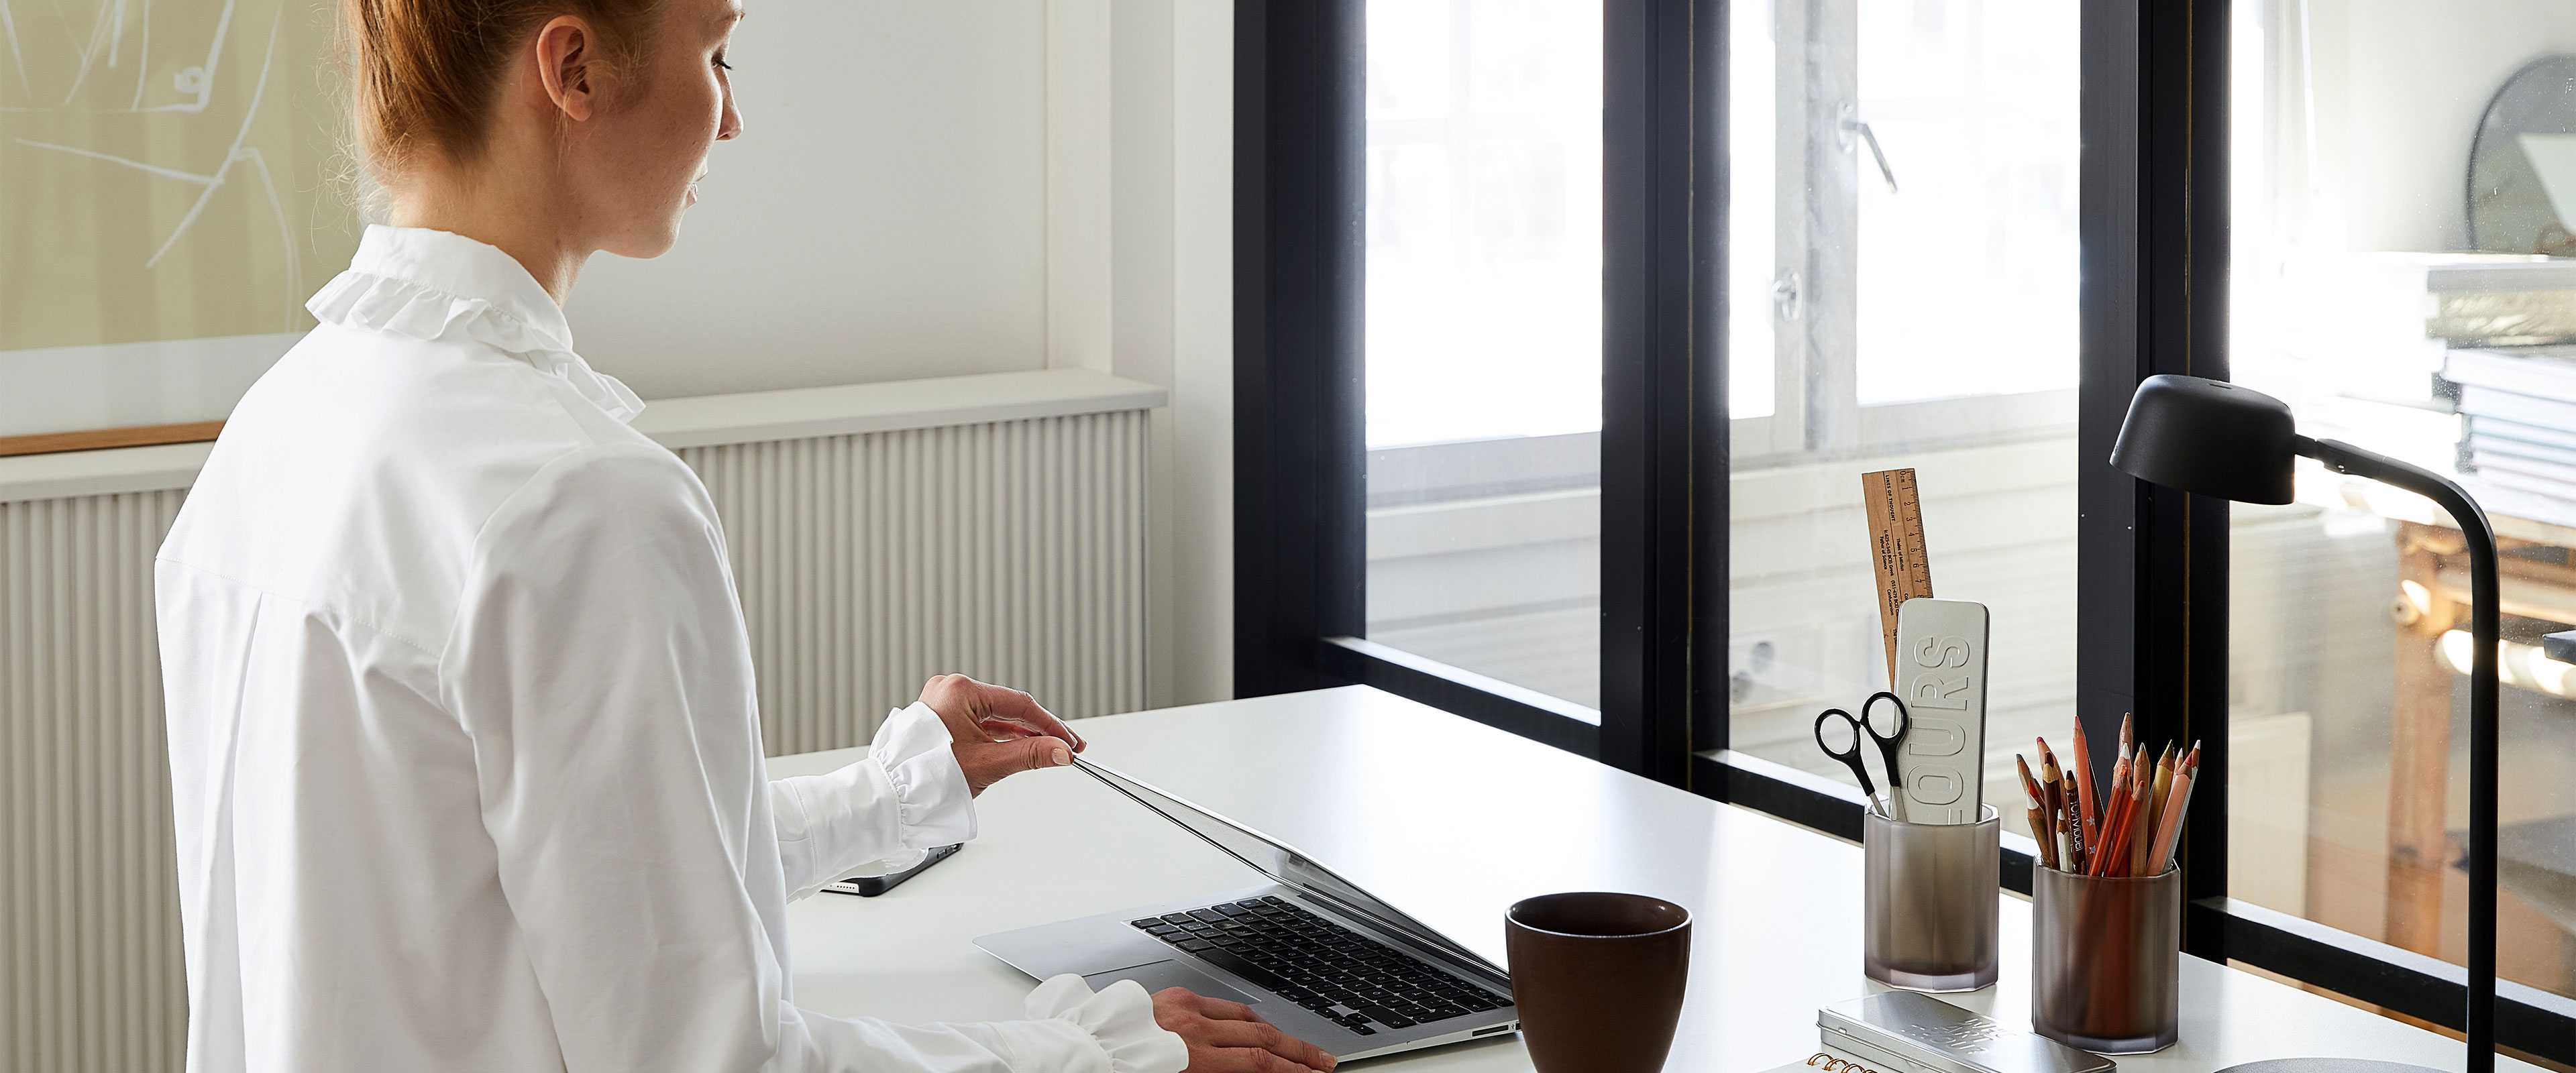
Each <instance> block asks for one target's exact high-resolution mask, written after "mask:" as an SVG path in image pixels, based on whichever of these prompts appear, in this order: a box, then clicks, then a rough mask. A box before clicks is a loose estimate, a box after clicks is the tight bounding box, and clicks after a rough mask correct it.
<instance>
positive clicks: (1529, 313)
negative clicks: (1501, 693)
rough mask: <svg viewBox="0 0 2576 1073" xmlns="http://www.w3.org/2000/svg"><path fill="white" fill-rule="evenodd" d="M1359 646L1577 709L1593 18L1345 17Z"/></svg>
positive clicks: (1593, 140)
mask: <svg viewBox="0 0 2576 1073" xmlns="http://www.w3.org/2000/svg"><path fill="white" fill-rule="evenodd" d="M1367 63H1368V105H1367V107H1368V195H1367V196H1368V204H1367V213H1368V254H1367V256H1368V264H1367V274H1368V290H1367V323H1366V329H1365V331H1366V347H1367V351H1366V366H1367V370H1368V372H1367V384H1366V391H1367V416H1366V424H1367V437H1368V446H1369V458H1368V474H1367V477H1368V490H1369V491H1368V502H1369V506H1368V527H1369V529H1368V609H1367V615H1368V624H1367V628H1368V634H1369V636H1370V637H1371V638H1373V639H1375V640H1378V641H1380V642H1383V643H1386V644H1390V645H1393V646H1395V647H1398V648H1402V649H1405V650H1407V651H1410V652H1413V653H1416V654H1418V655H1422V656H1427V657H1429V658H1432V659H1435V660H1439V661H1441V662H1445V663H1449V664H1452V665H1454V666H1458V667H1461V668H1464V669H1466V670H1470V671H1475V672H1478V673H1481V674H1486V675H1489V676H1492V677H1495V678H1499V679H1501V680H1503V681H1506V682H1510V683H1513V684H1515V685H1520V686H1525V687H1528V688H1532V689H1536V690H1539V691H1540V692H1543V693H1547V694H1549V695H1552V696H1556V697H1559V698H1563V699H1566V700H1571V701H1575V702H1577V703H1580V704H1583V705H1586V706H1596V705H1597V703H1598V700H1597V698H1598V695H1599V692H1600V686H1599V679H1600V626H1599V621H1600V619H1599V602H1600V567H1599V562H1600V550H1599V531H1600V513H1601V511H1600V456H1601V452H1600V435H1599V432H1600V428H1601V9H1600V5H1599V4H1598V3H1590V4H1586V3H1560V2H1551V3H1544V4H1531V3H1511V2H1500V0H1371V2H1370V3H1369V5H1368V61H1367Z"/></svg>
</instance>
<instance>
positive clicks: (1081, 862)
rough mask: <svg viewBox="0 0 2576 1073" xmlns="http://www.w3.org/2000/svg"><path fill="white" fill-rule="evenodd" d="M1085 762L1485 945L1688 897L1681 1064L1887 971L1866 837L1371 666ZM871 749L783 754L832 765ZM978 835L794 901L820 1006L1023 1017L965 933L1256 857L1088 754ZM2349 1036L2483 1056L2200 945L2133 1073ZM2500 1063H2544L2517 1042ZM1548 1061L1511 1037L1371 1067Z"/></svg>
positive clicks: (1027, 783) (1107, 744)
mask: <svg viewBox="0 0 2576 1073" xmlns="http://www.w3.org/2000/svg"><path fill="white" fill-rule="evenodd" d="M1078 729H1080V731H1081V732H1082V734H1083V736H1084V737H1085V738H1086V739H1087V740H1089V741H1090V743H1091V748H1090V753H1089V755H1091V756H1093V757H1095V758H1097V759H1099V760H1101V761H1103V762H1105V763H1108V764H1111V765H1112V766H1115V767H1118V768H1120V769H1121V770H1124V771H1128V772H1130V773H1132V774H1134V775H1136V776H1138V777H1140V778H1144V779H1147V780H1149V781H1152V782H1154V783H1155V784H1156V785H1159V786H1161V787H1163V788H1164V789H1166V790H1169V791H1171V792H1173V793H1175V794H1178V795H1180V796H1182V797H1185V798H1189V799H1191V800H1194V801H1197V802H1199V803H1200V804H1203V805H1205V806H1207V807H1209V808H1213V809H1216V810H1217V811H1220V812H1223V813H1225V814H1227V815H1229V816H1232V817H1233V818H1235V819H1236V820H1238V821H1240V822H1243V823H1247V824H1250V825H1252V826H1254V827H1257V828H1260V829H1262V830H1264V831H1266V832H1268V833H1269V834H1271V835H1272V836H1273V837H1276V838H1279V839H1282V840H1284V841H1286V842H1288V843H1290V844H1291V845H1294V846H1296V847H1297V848H1298V849H1301V850H1303V851H1305V852H1306V853H1307V854H1308V855H1310V856H1313V857H1315V858H1316V859H1318V860H1321V861H1323V862H1325V863H1326V864H1329V865H1331V866H1332V867H1333V868H1335V869H1336V870H1338V871H1340V872H1342V873H1343V874H1344V875H1347V876H1349V877H1350V878H1351V879H1353V880H1355V881H1357V882H1359V883H1360V884H1362V885H1364V886H1366V887H1368V888H1369V889H1370V890H1372V891H1374V892H1376V893H1377V894H1378V895H1379V896H1380V897H1384V898H1386V899H1387V900H1389V901H1391V902H1394V903H1395V904H1396V905H1397V906H1399V907H1401V908H1403V909H1405V910H1406V911H1408V912H1411V913H1413V914H1415V915H1416V916H1419V917H1421V918H1422V919H1423V920H1425V921H1426V922H1428V923H1430V924H1432V925H1433V926H1435V927H1438V928H1441V929H1442V930H1444V931H1447V932H1448V933H1449V934H1450V935H1453V936H1456V937H1457V938H1458V939H1459V940H1460V941H1462V942H1465V943H1467V944H1468V945H1470V946H1472V947H1474V948H1476V950H1477V951H1478V952H1479V953H1482V954H1484V955H1485V956H1486V957H1488V958H1491V959H1492V960H1493V961H1494V962H1495V963H1496V964H1501V963H1503V961H1504V956H1503V928H1502V920H1503V911H1504V909H1505V908H1506V907H1508V906H1509V905H1510V904H1511V903H1512V902H1514V901H1516V900H1518V899H1520V898H1523V897H1526V896H1528V895H1532V894H1540V893H1546V892H1549V891H1560V890H1592V889H1597V890H1625V891H1636V892H1640V893H1646V894H1653V895H1657V896H1660V897H1664V898H1668V899H1671V900H1673V901H1675V902H1678V903H1680V904H1682V905H1684V906H1687V907H1689V908H1690V910H1691V912H1692V915H1693V919H1694V926H1693V929H1692V931H1693V934H1692V947H1691V978H1690V997H1689V1001H1688V1003H1687V1005H1686V1007H1685V1008H1684V1011H1683V1013H1682V1022H1681V1029H1680V1031H1679V1033H1678V1034H1677V1035H1676V1038H1675V1040H1674V1044H1673V1057H1672V1060H1671V1062H1670V1064H1669V1068H1672V1069H1676V1070H1694V1071H1701V1070H1705V1071H1710V1073H1754V1071H1758V1070H1763V1069H1768V1068H1771V1067H1772V1066H1775V1065H1779V1064H1781V1063H1783V1062H1795V1061H1799V1060H1802V1059H1804V1058H1805V1057H1806V1056H1808V1055H1809V1054H1812V1053H1814V1052H1815V1051H1816V1049H1817V1048H1816V1029H1815V1012H1816V1007H1818V1006H1821V1005H1824V1004H1826V1003H1830V1002H1834V1001H1838V1000H1841V999H1846V998H1851V997H1853V996H1856V995H1860V994H1863V993H1865V992H1868V991H1872V990H1877V988H1875V987H1874V986H1873V985H1871V984H1870V983H1868V982H1867V981H1866V980H1865V979H1863V978H1862V976H1861V971H1860V927H1859V921H1860V883H1859V877H1860V849H1859V847H1857V846H1853V845H1851V844H1849V843H1845V842H1842V841H1839V840H1836V839H1833V838H1830V837H1827V836H1824V835H1820V834H1817V833H1814V832H1812V831H1809V830H1807V829H1805V828H1801V827H1797V826H1793V825H1791V824H1788V823H1785V822H1783V821H1780V820H1775V819H1772V818H1770V817H1768V816H1765V815H1763V814H1761V813H1758V812H1753V811H1751V810H1748V809H1741V808H1736V807H1734V806H1730V805H1721V804H1718V803H1716V802H1713V801H1709V800H1707V799H1705V798H1701V797H1698V796H1695V795H1693V794H1690V793H1687V792H1685V791H1681V790H1675V789H1672V788H1670V787H1666V786H1661V785H1658V784H1655V783H1652V782H1649V781H1647V780H1645V779H1641V778H1637V777H1635V776H1633V775H1629V774H1626V773H1624V772H1620V771H1614V770H1612V769H1610V768H1608V767H1604V766H1602V765H1599V764H1595V763H1592V762H1590V761H1587V760H1583V759H1580V758H1578V757H1575V756H1572V755H1569V754H1566V753H1564V752H1561V751H1558V750H1556V749H1553V748H1549V747H1547V746H1544V745H1539V744H1535V743H1532V742H1528V741H1524V740H1522V739H1520V738H1517V737H1513V736H1511V735H1509V734H1505V733H1503V732H1501V731H1497V730H1492V729H1488V728H1486V727H1484V726H1481V725H1478V724H1476V723H1472V722H1469V721H1467V720H1464V719H1459V718H1456V717H1454V716H1451V715H1448V714H1447V713H1444V712H1440V711H1438V710H1435V709H1432V708H1428V707H1424V706H1422V705H1418V704H1415V703H1413V702H1411V701H1407V700H1403V699H1401V698H1398V697H1395V696H1392V695H1389V694H1386V693H1381V692H1378V691H1376V690H1373V689H1368V688H1364V687H1352V688H1347V689H1334V690H1325V691H1320V692H1315V693H1303V694H1293V695H1288V696H1280V697H1265V698H1259V699H1255V700H1243V701H1229V702H1225V703H1221V704H1209V705H1201V706H1197V707H1191V708H1172V709H1165V710H1161V711H1153V712H1140V713H1137V714H1133V715H1121V716H1111V717H1106V718H1100V719H1089V720H1084V721H1083V722H1082V723H1081V724H1080V726H1079V728H1078ZM857 755H858V751H857V750H840V751H836V752H827V753H812V754H807V755H804V756H795V757H782V758H779V759H777V760H774V761H772V762H771V764H770V770H771V772H772V773H773V774H779V775H792V774H804V773H809V772H816V771H827V770H830V769H832V768H834V767H837V766H839V765H841V764H844V763H847V762H849V761H850V760H851V759H853V758H854V757H855V756H857ZM977 808H978V810H979V812H978V814H979V816H980V823H981V833H980V836H979V837H978V838H977V839H976V840H975V841H974V842H973V843H970V844H969V845H968V846H967V847H966V848H965V850H964V851H962V852H960V853H959V854H958V855H957V856H955V857H953V858H950V859H949V860H948V861H946V862H944V863H942V864H940V865H939V866H938V867H936V868H933V869H931V870H930V871H928V872H925V873H923V874H921V875H920V876H918V877H915V878H914V879H912V880H911V881H909V882H907V883H905V884H904V885H903V886H901V887H898V888H896V889H895V890H894V891H893V892H891V893H889V894H886V895H884V896H882V897H878V898H853V897H848V896H843V895H833V894H818V895H815V896H814V897H811V898H808V899H806V900H804V901H802V902H799V903H797V904H796V905H795V906H793V907H791V908H790V909H789V911H788V912H789V916H788V920H789V931H790V935H791V938H792V943H793V947H792V954H793V957H794V959H795V960H794V969H795V988H796V998H797V1001H798V1003H799V1004H801V1005H804V1006H806V1007H808V1008H811V1009H814V1010H817V1011H820V1012H824V1013H836V1014H844V1015H857V1014H867V1015H870V1016H877V1017H888V1018H894V1019H898V1020H907V1021H936V1020H989V1019H999V1018H1009V1017H1016V1016H1018V1013H1019V1003H1020V997H1021V996H1022V995H1023V994H1025V993H1026V992H1027V990H1028V988H1029V987H1030V981H1029V980H1028V979H1027V978H1025V977H1023V976H1021V975H1020V974H1018V973H1017V972H1015V971H1013V970H1011V969H1010V968H1008V967H1006V966H1004V965H1002V964H1001V963H1000V962H997V961H994V960H992V959H991V958H989V957H987V956H986V955H985V954H984V953H983V952H982V951H979V950H977V949H975V948H974V947H973V946H972V945H971V944H970V943H969V942H968V940H970V939H971V938H973V937H974V936H977V935H981V934H984V933H986V932H992V931H1001V930H1004V929H1008V928H1014V927H1020V926H1023V925H1029V924H1041V923H1045V922H1047V921H1051V920H1057V919H1062V918H1065V917H1071V916H1080V915H1084V914H1089V913H1098V912H1109V911H1112V910H1117V909H1121V908H1124V907H1127V906H1130V905H1134V904H1138V903H1142V902H1149V901H1154V900H1157V899H1161V898H1170V897H1186V896H1187V895H1189V894H1190V892H1192V891H1209V892H1214V891H1217V890H1219V889H1222V888H1226V887H1231V886H1238V885H1242V884H1245V883H1250V882H1258V881H1259V878H1258V877H1257V876H1256V875H1255V874H1253V873H1251V872H1249V871H1248V870H1246V869H1244V868H1243V867H1242V866H1240V865H1238V864H1235V863H1234V862H1233V861H1232V860H1230V859H1228V858H1226V857H1224V856H1222V855H1220V854H1218V853H1217V852H1216V851H1215V850H1213V849H1209V848H1208V847H1206V846H1205V845H1203V844H1201V843H1199V842H1197V841H1195V840H1193V839H1191V838H1190V837H1189V836H1188V835H1187V834H1185V833H1183V832H1182V831H1181V830H1180V829H1178V828H1176V827H1173V826H1172V825H1170V824H1168V823H1166V822H1164V821H1163V820H1162V819H1160V818H1158V817H1155V816H1154V815H1153V814H1151V813H1148V812H1146V811H1145V810H1143V809H1141V808H1138V807H1137V806H1135V805H1134V804H1131V803H1129V802H1127V801H1125V800H1123V799H1121V798H1119V797H1117V796H1115V795H1114V794H1112V793H1111V792H1109V791H1108V790H1107V789H1105V788H1103V787H1101V786H1100V785H1098V784H1097V783H1095V782H1093V781H1092V780H1091V779H1090V778H1088V777H1086V776H1084V775H1083V774H1081V773H1080V772H1078V771H1074V770H1072V769H1069V768H1068V769H1061V770H1055V771H1045V772H1036V773H1031V774H1026V775H1019V776H1015V777H1013V778H1012V779H1010V780H1009V781H1007V782H1005V783H1003V784H1002V785H1000V786H998V787H996V788H994V789H993V790H991V791H988V792H986V793H985V795H984V796H983V798H982V799H980V800H979V801H978V802H977ZM2002 928H2003V980H2002V982H2001V983H1999V984H1997V985H1996V986H1994V987H1991V988H1988V989H1986V990H1983V991H1978V992H1973V993H1970V994H1966V995H1947V996H1943V997H1944V998H1946V999H1948V1000H1949V1001H1951V1002H1955V1003H1958V1004H1960V1005H1962V1006H1966V1007H1968V1008H1970V1009H1973V1010H1977V1011H1980V1012H1983V1013H1987V1014H1990V1015H1992V1016H1994V1017H1996V1018H1998V1019H2000V1020H2003V1021H2005V1022H2007V1023H2012V1024H2022V1025H2027V1024H2028V1023H2029V1015H2030V1000H2029V997H2028V994H2027V992H2026V991H2025V990H2024V984H2025V982H2026V981H2027V980H2028V978H2029V963H2030V961H2029V959H2030V955H2029V936H2030V924H2029V907H2028V905H2027V904H2026V903H2024V902H2022V901H2021V900H2020V899H2018V898H2013V897H2010V896H2006V897H2005V898H2004V900H2003V919H2002ZM2309 1054H2313V1055H2343V1056H2351V1057H2357V1058H2378V1059H2385V1060H2391V1061H2403V1062H2415V1063H2420V1064H2423V1065H2428V1066H2433V1067H2435V1068H2439V1069H2459V1068H2461V1067H2462V1065H2463V1061H2462V1058H2463V1054H2462V1049H2461V1046H2460V1045H2459V1044H2457V1043H2455V1042H2453V1041H2451V1040H2449V1039H2446V1038H2443V1037H2441V1036H2438V1035H2435V1034H2433V1033H2430V1032H2425V1031H2422V1030H2420V1029H2416V1028H2411V1027H2408V1026H2405V1025H2402V1024H2399V1023H2398V1022H2396V1021H2392V1020H2388V1019H2386V1018H2382V1017H2379V1016H2376V1015H2373V1014H2370V1013H2367V1012H2364V1011H2362V1010H2358V1009H2354V1008H2352V1007H2348V1006H2344V1005H2341V1004H2339V1003H2335V1002H2332V1001H2329V1000H2327V999H2324V998H2320V997H2317V996H2314V995H2310V994H2307V993H2305V992H2302V991H2299V990H2297V989H2294V988H2290V987H2285V986H2283V985H2280V984H2277V983H2273V982H2270V981H2268V980H2264V979H2261V978H2259V977H2256V976H2254V975H2251V974H2249V973H2244V972H2239V971H2235V970H2232V969H2228V968H2225V967H2223V966H2221V965H2218V964H2216V963H2214V962H2208V961H2202V960H2199V959H2197V958H2191V957H2185V958H2184V959H2183V978H2182V1042H2181V1043H2179V1044H2176V1045H2175V1046H2173V1047H2172V1048H2169V1049H2167V1050H2166V1051H2164V1052H2163V1053H2161V1054H2156V1055H2146V1056H2137V1057H2127V1058H2121V1059H2119V1063H2120V1066H2121V1068H2122V1069H2123V1070H2160V1071H2161V1070H2170V1071H2176V1073H2180V1071H2185V1070H2188V1071H2192V1073H2207V1071H2209V1070H2214V1069H2218V1068H2221V1067H2224V1066H2228V1065H2232V1064H2235V1063H2238V1062H2246V1061H2252V1060H2254V1059H2259V1058H2278V1057H2291V1056H2297V1055H2309ZM2497 1064H2498V1066H2499V1067H2500V1068H2506V1069H2514V1070H2532V1069H2534V1067H2532V1066H2529V1065H2524V1064H2522V1063H2518V1062H2512V1061H2509V1060H2499V1062H2498V1063H2497ZM1397 1065H1401V1066H1402V1067H1403V1068H1405V1069H1407V1070H1415V1069H1419V1070H1426V1071H1428V1070H1478V1071H1482V1070H1526V1069H1528V1068H1529V1060H1528V1058H1527V1057H1526V1056H1525V1055H1524V1053H1523V1051H1522V1048H1521V1045H1520V1042H1519V1038H1518V1037H1517V1036H1505V1037H1502V1038H1499V1039H1496V1040H1490V1041H1481V1042H1478V1043H1473V1044H1467V1045H1461V1046H1456V1047H1448V1048H1441V1049H1436V1050H1430V1051H1423V1052H1416V1053H1413V1054H1407V1055H1400V1056H1395V1057H1391V1058H1387V1059H1381V1060H1376V1061H1372V1062H1368V1063H1364V1068H1388V1067H1394V1066H1397Z"/></svg>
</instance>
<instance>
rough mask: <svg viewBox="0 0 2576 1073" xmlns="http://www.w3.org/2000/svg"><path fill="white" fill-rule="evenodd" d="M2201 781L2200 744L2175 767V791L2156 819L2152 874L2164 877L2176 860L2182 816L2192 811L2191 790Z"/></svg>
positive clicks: (2169, 795)
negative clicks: (2174, 858)
mask: <svg viewBox="0 0 2576 1073" xmlns="http://www.w3.org/2000/svg"><path fill="white" fill-rule="evenodd" d="M2199 781H2200V743H2199V742H2196V741H2195V742H2193V743H2191V752H2189V753H2186V754H2184V755H2183V758H2182V763H2180V764H2177V765H2175V766H2174V775H2173V789H2172V790H2171V791H2170V792H2168V793H2167V794H2166V795H2165V808H2164V815H2162V816H2160V817H2158V818H2157V819H2156V850H2155V852H2154V853H2152V854H2150V855H2148V857H2147V867H2148V868H2149V869H2150V871H2149V872H2148V874H2149V875H2163V874H2164V872H2165V865H2167V864H2169V863H2171V862H2172V861H2173V852H2174V843H2175V842H2176V841H2177V840H2178V839H2180V838H2181V836H2182V821H2183V814H2184V813H2186V812H2188V811H2190V809H2191V788H2192V786H2193V784H2195V783H2197V782H2199Z"/></svg>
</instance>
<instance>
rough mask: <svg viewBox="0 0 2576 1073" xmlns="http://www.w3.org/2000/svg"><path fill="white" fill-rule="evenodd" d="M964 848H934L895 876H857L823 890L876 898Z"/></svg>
mask: <svg viewBox="0 0 2576 1073" xmlns="http://www.w3.org/2000/svg"><path fill="white" fill-rule="evenodd" d="M963 847H964V843H959V844H957V845H953V846H934V847H932V848H931V850H930V855H929V856H927V857H923V858H922V859H921V863H920V864H916V865H913V866H912V867H910V868H906V869H904V870H903V871H900V872H896V873H895V874H893V875H890V876H856V877H853V878H850V879H844V880H842V881H840V882H838V883H833V884H829V885H826V886H825V887H824V888H823V889H824V890H828V891H831V892H832V893H834V894H856V895H858V896H859V897H862V898H874V897H876V896H877V895H880V894H883V893H885V892H887V891H890V890H893V889H895V888H896V887H898V886H901V885H902V884H903V881H904V880H907V879H910V878H912V877H914V876H917V875H920V874H921V873H923V872H925V871H927V870H929V868H930V866H931V865H934V864H938V863H939V862H941V861H944V860H947V859H948V858H949V857H951V856H953V855H955V854H956V852H957V851H958V850H959V849H961V848H963Z"/></svg>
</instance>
